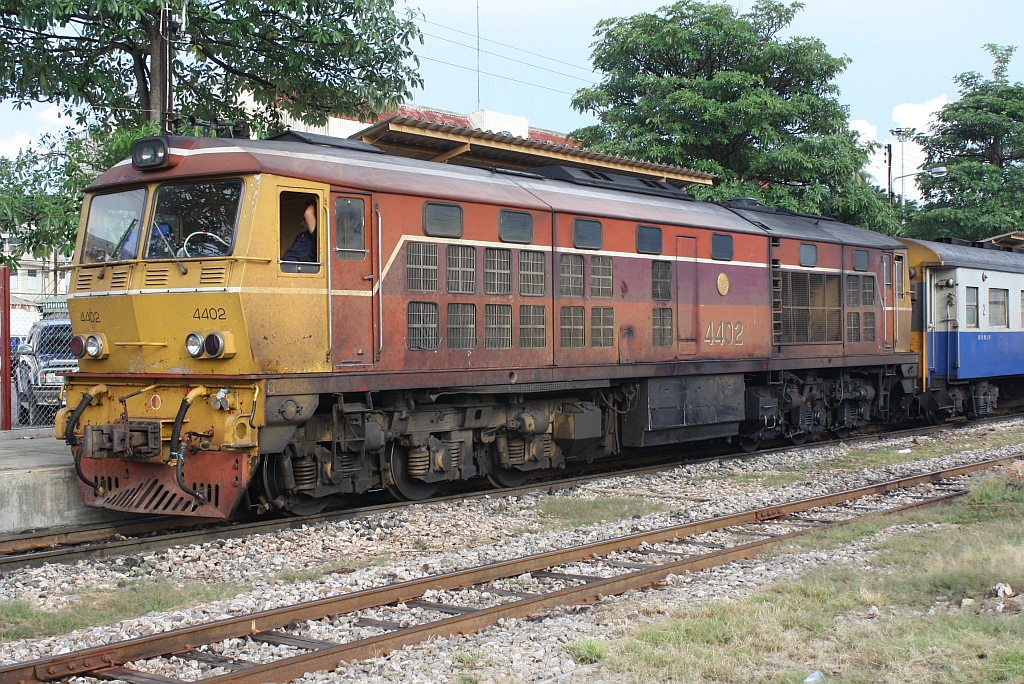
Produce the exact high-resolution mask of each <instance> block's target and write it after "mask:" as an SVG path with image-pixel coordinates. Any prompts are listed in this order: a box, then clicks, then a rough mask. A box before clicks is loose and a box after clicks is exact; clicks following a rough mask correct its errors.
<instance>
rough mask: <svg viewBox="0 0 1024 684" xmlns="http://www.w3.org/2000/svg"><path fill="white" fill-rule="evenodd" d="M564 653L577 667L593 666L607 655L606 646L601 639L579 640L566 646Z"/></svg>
mask: <svg viewBox="0 0 1024 684" xmlns="http://www.w3.org/2000/svg"><path fill="white" fill-rule="evenodd" d="M565 652H566V653H568V654H569V657H570V658H572V660H573V662H574V663H576V664H577V665H593V664H594V663H597V662H600V661H601V660H604V657H605V656H606V655H608V644H607V643H605V641H604V640H603V639H590V638H588V639H580V640H579V641H577V642H576V643H575V644H570V645H569V646H566V647H565Z"/></svg>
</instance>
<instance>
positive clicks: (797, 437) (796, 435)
mask: <svg viewBox="0 0 1024 684" xmlns="http://www.w3.org/2000/svg"><path fill="white" fill-rule="evenodd" d="M786 441H787V442H789V443H790V444H792V445H793V446H800V445H801V444H803V443H805V442H806V441H807V433H806V432H803V431H801V432H793V433H791V434H788V435H786Z"/></svg>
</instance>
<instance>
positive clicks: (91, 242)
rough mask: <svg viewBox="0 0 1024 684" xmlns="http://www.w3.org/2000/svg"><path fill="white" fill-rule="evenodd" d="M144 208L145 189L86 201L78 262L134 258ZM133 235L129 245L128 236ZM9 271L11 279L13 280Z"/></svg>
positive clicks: (88, 262) (98, 196)
mask: <svg viewBox="0 0 1024 684" xmlns="http://www.w3.org/2000/svg"><path fill="white" fill-rule="evenodd" d="M145 206H146V189H145V188H136V189H134V190H125V191H123V192H112V193H109V194H106V195H96V196H94V197H93V198H92V201H91V202H89V219H88V220H87V221H86V224H85V243H84V244H83V245H82V253H81V257H80V262H81V263H83V264H93V263H98V262H101V261H118V260H120V259H134V258H135V255H136V253H137V252H138V248H139V238H138V235H139V232H140V230H141V228H142V221H143V217H142V210H143V209H144V208H145ZM133 234H134V236H135V239H134V244H132V242H133V240H132V236H133ZM16 274H17V271H16V270H14V269H11V278H12V279H13V278H16V277H17V275H16Z"/></svg>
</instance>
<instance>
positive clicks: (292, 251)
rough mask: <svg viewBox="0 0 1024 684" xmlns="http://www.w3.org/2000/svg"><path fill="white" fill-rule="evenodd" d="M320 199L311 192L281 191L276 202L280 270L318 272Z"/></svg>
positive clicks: (285, 271)
mask: <svg viewBox="0 0 1024 684" xmlns="http://www.w3.org/2000/svg"><path fill="white" fill-rule="evenodd" d="M319 223H320V199H319V197H318V196H317V195H316V194H314V193H308V192H282V193H281V197H280V204H279V223H278V225H279V232H280V237H281V240H280V244H279V249H280V255H281V256H280V259H279V261H278V263H279V264H280V266H281V272H282V273H319V272H320V249H319V234H320V231H319V230H318V227H319V225H318V224H319Z"/></svg>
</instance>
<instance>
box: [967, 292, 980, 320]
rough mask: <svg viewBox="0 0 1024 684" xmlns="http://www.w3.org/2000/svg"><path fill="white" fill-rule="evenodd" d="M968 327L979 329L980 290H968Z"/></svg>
mask: <svg viewBox="0 0 1024 684" xmlns="http://www.w3.org/2000/svg"><path fill="white" fill-rule="evenodd" d="M967 327H968V328H977V327H978V288H976V287H969V288H967Z"/></svg>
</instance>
